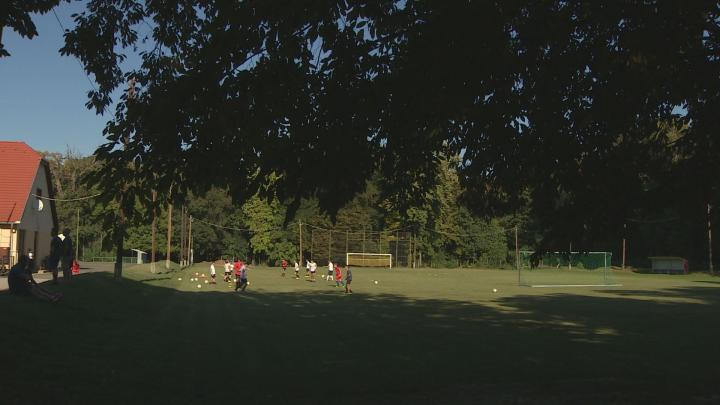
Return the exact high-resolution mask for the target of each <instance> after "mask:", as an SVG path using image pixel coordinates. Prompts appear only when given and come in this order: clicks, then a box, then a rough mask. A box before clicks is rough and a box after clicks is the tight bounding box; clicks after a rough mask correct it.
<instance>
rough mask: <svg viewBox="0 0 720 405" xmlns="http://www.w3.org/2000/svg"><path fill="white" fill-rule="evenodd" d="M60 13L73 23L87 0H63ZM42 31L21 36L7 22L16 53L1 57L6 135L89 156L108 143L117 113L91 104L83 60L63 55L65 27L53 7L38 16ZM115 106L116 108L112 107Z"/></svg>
mask: <svg viewBox="0 0 720 405" xmlns="http://www.w3.org/2000/svg"><path fill="white" fill-rule="evenodd" d="M60 4H61V5H60V6H59V7H57V8H56V13H57V15H58V17H59V19H60V21H61V22H62V24H63V25H64V26H65V28H68V27H72V26H73V23H72V17H71V16H70V15H71V14H72V13H74V12H79V11H81V10H82V9H83V7H84V5H83V4H82V3H80V4H78V3H71V4H66V3H60ZM33 21H34V22H35V26H36V27H37V31H38V33H39V36H36V37H35V38H33V39H32V40H29V39H26V38H21V37H20V36H19V35H17V33H15V32H14V31H12V30H10V29H8V28H5V29H4V31H3V36H2V40H3V44H4V45H5V49H6V50H7V51H8V52H10V57H4V58H0V78H1V79H0V140H3V141H23V142H25V143H27V144H28V145H30V146H31V147H32V148H33V149H36V150H40V151H50V152H63V153H64V152H65V151H66V150H67V149H68V148H70V149H71V150H73V151H74V152H78V153H80V154H82V155H84V156H86V155H90V154H92V153H93V152H94V151H95V149H96V148H97V147H98V146H100V145H101V144H102V143H104V140H105V138H103V136H102V130H103V128H104V127H105V123H106V122H107V121H108V120H109V119H110V118H111V115H108V114H107V113H106V115H105V116H98V115H97V114H95V112H94V111H91V110H88V109H87V108H86V107H85V102H86V101H87V92H88V91H89V90H92V87H91V85H90V83H89V81H88V78H87V77H86V76H85V73H84V72H83V69H82V68H81V67H80V64H79V63H78V61H77V60H76V59H75V58H73V57H69V56H60V53H59V52H58V50H59V49H60V48H61V47H62V45H63V36H62V30H61V28H60V25H59V24H58V21H57V20H56V19H55V16H54V15H53V13H52V12H50V13H47V14H45V15H35V16H34V17H33ZM110 111H111V112H112V111H114V108H113V109H111V110H110Z"/></svg>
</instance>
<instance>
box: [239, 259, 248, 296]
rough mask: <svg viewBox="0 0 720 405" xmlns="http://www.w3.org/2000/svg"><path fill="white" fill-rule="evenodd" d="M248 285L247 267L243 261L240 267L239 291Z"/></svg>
mask: <svg viewBox="0 0 720 405" xmlns="http://www.w3.org/2000/svg"><path fill="white" fill-rule="evenodd" d="M247 285H248V268H247V265H246V264H244V263H243V265H242V268H241V269H240V291H245V288H247Z"/></svg>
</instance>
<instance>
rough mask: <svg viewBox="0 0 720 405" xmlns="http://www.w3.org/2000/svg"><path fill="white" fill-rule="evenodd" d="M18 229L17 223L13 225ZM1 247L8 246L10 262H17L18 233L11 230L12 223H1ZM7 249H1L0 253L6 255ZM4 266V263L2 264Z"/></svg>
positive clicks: (11, 263)
mask: <svg viewBox="0 0 720 405" xmlns="http://www.w3.org/2000/svg"><path fill="white" fill-rule="evenodd" d="M13 227H14V228H16V229H17V225H13ZM0 248H8V250H9V253H10V263H9V265H10V266H12V265H13V264H15V263H16V262H17V249H16V248H17V233H14V232H12V231H11V230H10V224H2V225H0ZM4 252H5V249H0V254H2V255H3V256H4V255H5V253H4ZM2 265H3V266H4V264H2Z"/></svg>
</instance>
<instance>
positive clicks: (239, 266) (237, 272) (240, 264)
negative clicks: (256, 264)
mask: <svg viewBox="0 0 720 405" xmlns="http://www.w3.org/2000/svg"><path fill="white" fill-rule="evenodd" d="M243 266H244V264H243V262H242V261H240V260H238V259H237V258H235V263H234V264H233V271H234V273H235V291H237V290H238V288H240V275H241V272H242V268H243Z"/></svg>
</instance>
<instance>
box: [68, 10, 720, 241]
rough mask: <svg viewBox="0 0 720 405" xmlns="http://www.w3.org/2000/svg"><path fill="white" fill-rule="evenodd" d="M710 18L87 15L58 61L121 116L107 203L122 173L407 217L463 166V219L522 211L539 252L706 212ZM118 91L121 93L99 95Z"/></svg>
mask: <svg viewBox="0 0 720 405" xmlns="http://www.w3.org/2000/svg"><path fill="white" fill-rule="evenodd" d="M719 14H720V7H719V3H718V2H717V1H693V2H667V1H660V0H655V1H652V0H651V1H647V0H628V1H623V2H611V3H607V2H597V1H589V0H587V1H565V0H541V1H534V2H525V1H505V0H503V1H500V0H495V1H491V0H486V1H472V2H443V1H429V0H428V1H395V0H383V1H367V0H321V1H314V2H297V1H288V2H227V1H213V0H204V1H189V0H181V1H177V2H164V1H153V0H145V1H139V0H138V1H133V0H102V1H101V0H91V1H89V2H88V5H87V11H86V12H84V13H81V14H79V15H77V16H76V17H75V22H76V26H75V27H74V29H72V30H71V31H70V32H68V33H67V34H66V37H65V47H64V48H63V49H62V53H64V54H69V55H74V56H77V57H78V58H79V59H80V60H81V62H82V63H83V65H84V66H85V69H86V71H87V72H88V73H89V74H91V75H93V76H94V77H95V80H96V81H97V83H98V89H97V91H91V92H89V101H88V107H90V108H93V109H95V110H96V111H98V112H103V111H105V110H106V109H108V108H109V107H110V106H111V105H112V103H113V101H117V103H116V105H115V119H114V120H113V121H111V122H110V123H109V124H108V126H107V128H106V130H105V134H106V137H107V140H108V141H107V143H106V144H105V145H103V146H101V147H100V148H99V149H98V150H97V152H96V157H97V158H98V159H99V160H100V161H102V162H103V164H104V166H103V168H104V169H103V170H104V172H103V173H102V176H100V177H98V178H97V181H99V182H104V184H105V185H106V186H108V187H109V186H112V185H116V184H118V181H120V180H123V179H124V176H125V173H127V170H128V167H129V165H130V164H131V163H132V167H133V168H134V169H135V172H134V178H135V179H136V180H134V181H138V182H142V181H145V182H146V184H152V185H153V186H154V187H157V188H159V189H161V190H168V189H169V188H170V185H171V184H175V185H177V192H178V193H179V194H181V195H185V194H187V192H188V191H189V190H192V191H195V192H204V191H206V190H208V189H209V188H210V187H211V186H213V185H220V186H229V187H230V190H231V192H232V194H233V196H234V197H235V198H236V199H238V200H241V201H245V200H247V199H249V198H251V197H252V196H254V195H255V194H256V193H257V192H258V191H263V190H264V193H265V194H264V195H265V197H267V198H278V199H280V200H281V201H294V203H292V204H290V209H289V210H288V211H287V214H288V216H292V215H293V213H294V212H295V209H296V208H297V207H298V206H299V203H300V201H301V199H302V198H308V197H317V198H318V201H319V203H320V206H321V207H322V208H323V209H325V210H328V211H330V212H331V213H334V212H335V211H336V210H337V209H338V208H339V207H341V206H343V205H344V204H345V203H346V202H347V201H350V200H351V199H352V198H353V197H354V196H355V195H356V194H357V193H358V192H360V191H362V190H363V189H364V187H365V184H366V181H367V180H368V179H370V178H371V176H372V175H373V173H374V172H375V170H376V169H378V170H380V172H381V174H382V176H383V177H384V179H385V180H384V181H386V182H387V184H388V186H389V187H387V188H386V190H391V192H392V194H393V196H392V197H391V198H393V199H394V200H395V201H394V203H395V204H397V206H398V207H400V209H401V210H406V208H407V207H410V206H411V204H410V202H412V201H413V200H414V199H416V198H417V197H418V195H424V193H426V192H427V191H428V190H430V189H431V188H432V187H433V184H434V183H435V182H436V180H437V176H436V175H435V174H434V173H435V169H436V167H437V163H438V161H439V160H440V159H441V158H442V156H459V159H458V162H457V169H458V180H459V182H460V184H462V186H463V187H464V190H465V192H464V193H463V198H465V199H467V200H468V201H469V202H470V204H469V206H471V207H473V209H474V210H476V211H479V212H486V213H502V212H511V211H514V210H517V209H519V207H521V206H523V204H524V203H525V202H527V201H530V202H531V204H532V209H533V211H535V213H536V214H537V215H538V217H539V218H543V221H544V222H545V223H544V226H545V227H547V229H548V230H549V231H548V233H547V239H548V240H552V239H553V238H560V235H562V238H565V239H570V238H572V239H573V240H576V241H578V245H579V246H581V244H582V241H583V240H588V239H592V238H596V237H598V236H602V235H607V234H609V233H617V232H619V230H620V229H622V226H623V224H624V223H626V222H627V219H628V218H633V217H634V216H635V215H636V213H637V212H638V210H639V209H642V208H647V206H648V205H652V204H653V202H654V201H657V198H660V197H662V196H670V198H673V199H681V198H678V197H677V196H678V195H681V196H685V197H687V196H692V200H693V201H694V202H695V203H696V204H695V206H697V205H698V204H699V203H706V202H717V200H718V183H719V181H718V180H717V176H709V175H707V174H708V173H719V172H720V167H719V164H718V160H717V159H715V158H714V156H717V155H718V152H720V146H718V137H717V130H718V128H719V127H720V126H719V125H718V118H717V117H718V115H717V114H716V113H715V112H716V111H717V110H718V100H719V98H718V95H719V93H718V90H720V85H719V84H720V83H719V81H720V75H718V56H719V55H718V52H720V48H718V41H719V40H720V37H719V36H718V34H719V28H720V15H719ZM129 52H139V54H140V56H141V61H142V63H141V65H140V66H138V67H127V66H126V65H125V64H124V63H123V62H124V60H125V56H126V54H127V53H129ZM131 78H132V81H131V83H132V86H133V90H132V94H133V97H132V98H130V99H129V98H128V97H127V93H124V95H123V96H122V97H121V99H120V100H112V98H111V97H112V95H113V92H114V91H115V90H116V89H118V88H122V87H124V86H125V83H127V82H128V81H129V80H130V79H131ZM678 111H682V112H683V113H684V114H681V116H679V117H678V116H677V112H678ZM677 121H680V124H681V125H684V127H685V130H684V131H683V132H682V136H681V137H679V138H677V139H673V140H669V139H668V137H667V136H666V135H665V134H666V133H667V131H664V130H663V127H662V125H664V123H667V122H677ZM667 156H681V157H682V158H681V159H678V160H675V161H672V162H674V164H673V165H671V166H670V167H668V166H667V163H668V160H667ZM672 162H671V163H672ZM687 176H692V178H694V179H697V181H695V182H693V183H692V184H693V185H692V187H691V186H689V184H688V182H687V180H686V179H687V178H688V177H687ZM271 177H272V178H274V179H275V180H274V181H273V182H272V184H273V186H274V187H272V188H268V187H265V186H266V185H267V183H268V179H270V178H271ZM143 179H145V180H143ZM142 189H143V187H142V186H138V187H129V188H128V192H127V193H123V194H124V195H129V196H132V195H133V192H137V193H139V192H140V191H141V190H142ZM528 196H529V198H527V197H528Z"/></svg>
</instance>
